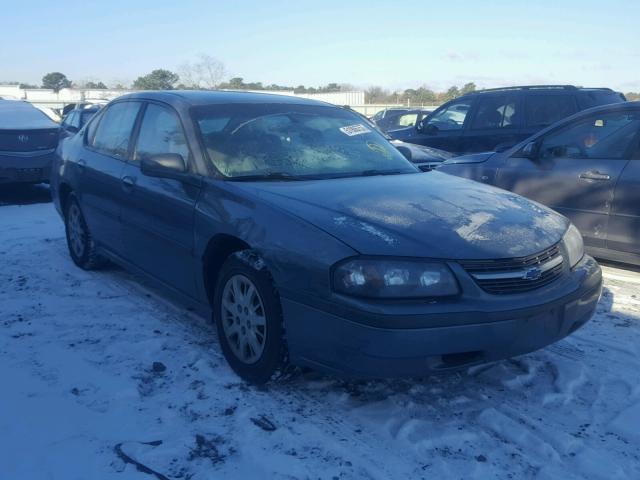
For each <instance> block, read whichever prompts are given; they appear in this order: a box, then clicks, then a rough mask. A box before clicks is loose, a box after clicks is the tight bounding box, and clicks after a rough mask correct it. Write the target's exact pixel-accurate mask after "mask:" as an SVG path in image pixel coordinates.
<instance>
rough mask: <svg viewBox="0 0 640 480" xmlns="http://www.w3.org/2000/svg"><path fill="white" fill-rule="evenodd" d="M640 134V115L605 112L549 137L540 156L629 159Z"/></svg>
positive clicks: (541, 148)
mask: <svg viewBox="0 0 640 480" xmlns="http://www.w3.org/2000/svg"><path fill="white" fill-rule="evenodd" d="M639 131H640V113H624V112H623V113H605V114H600V115H594V116H590V117H589V118H588V119H585V120H583V121H581V122H578V123H574V124H571V125H569V126H567V127H565V128H563V129H561V130H558V131H556V132H553V133H550V134H549V135H547V136H546V137H545V138H544V140H543V141H542V143H541V145H540V157H541V158H544V159H551V158H578V159H580V158H585V159H591V158H602V159H604V158H607V159H622V158H626V155H627V153H628V151H629V150H630V148H631V145H632V142H633V143H634V144H635V140H636V138H637V136H638V132H639Z"/></svg>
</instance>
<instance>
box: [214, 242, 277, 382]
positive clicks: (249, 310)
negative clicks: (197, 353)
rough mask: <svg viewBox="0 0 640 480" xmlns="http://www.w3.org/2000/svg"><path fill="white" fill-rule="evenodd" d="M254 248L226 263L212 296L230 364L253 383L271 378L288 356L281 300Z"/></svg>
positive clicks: (236, 255) (221, 337)
mask: <svg viewBox="0 0 640 480" xmlns="http://www.w3.org/2000/svg"><path fill="white" fill-rule="evenodd" d="M251 258H253V257H252V253H251V252H250V251H243V252H240V255H238V254H234V255H232V256H231V257H229V258H228V259H227V261H226V262H225V263H224V265H223V266H222V269H221V271H220V275H219V277H218V281H217V283H216V285H217V286H216V292H215V296H214V301H213V311H214V313H213V314H214V320H215V323H216V328H217V331H218V339H219V342H220V345H221V347H222V352H223V354H224V356H225V358H226V360H227V362H228V363H229V365H230V366H231V368H232V369H233V370H234V371H235V372H236V373H237V374H238V375H239V376H240V377H242V378H243V379H244V380H246V381H247V382H249V383H253V384H263V383H265V382H267V381H269V380H270V379H271V378H272V377H273V376H274V374H276V372H278V371H279V370H281V369H282V368H283V367H284V365H285V363H286V361H285V358H286V355H285V351H286V350H285V342H284V338H283V337H284V335H283V323H282V310H281V307H280V299H279V297H278V294H277V292H276V290H275V287H274V285H273V280H272V278H271V275H270V274H269V272H268V270H267V269H266V268H264V265H263V264H262V263H260V262H251V261H248V260H247V259H251Z"/></svg>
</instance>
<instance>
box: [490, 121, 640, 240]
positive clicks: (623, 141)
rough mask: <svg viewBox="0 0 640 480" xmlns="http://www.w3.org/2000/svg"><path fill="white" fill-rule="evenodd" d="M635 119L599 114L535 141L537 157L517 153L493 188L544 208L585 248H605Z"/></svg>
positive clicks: (631, 140) (630, 146)
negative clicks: (568, 224)
mask: <svg viewBox="0 0 640 480" xmlns="http://www.w3.org/2000/svg"><path fill="white" fill-rule="evenodd" d="M639 121H640V120H639V119H638V114H635V113H628V112H620V111H617V112H602V113H597V114H593V115H589V116H588V117H585V118H583V119H581V120H579V121H574V122H571V123H570V124H565V125H563V126H560V127H558V128H557V129H554V130H552V131H550V132H548V133H546V134H545V135H544V136H542V137H541V138H539V139H538V145H539V146H538V155H537V158H535V159H529V158H524V157H523V156H522V155H521V152H516V153H515V154H514V155H512V156H511V157H510V158H508V159H506V161H505V163H504V164H503V166H502V167H500V168H499V170H498V175H497V178H496V185H497V186H499V187H502V188H505V189H507V190H511V191H513V192H516V193H519V194H521V195H524V196H525V197H528V198H531V199H533V200H537V201H539V202H540V203H543V204H545V205H548V206H549V207H551V208H553V209H555V210H557V211H558V212H560V213H562V214H563V215H566V216H567V217H568V218H569V219H571V221H572V222H573V223H574V224H575V225H576V226H577V227H578V228H579V229H580V231H581V232H582V235H583V236H584V239H585V244H586V245H589V246H593V247H601V248H602V247H604V246H605V242H606V234H607V227H608V218H609V214H610V213H611V204H612V201H613V198H614V188H615V185H616V182H617V181H618V179H619V178H620V174H621V173H622V171H623V169H624V168H625V166H626V164H627V162H628V161H629V157H630V155H631V152H632V149H633V144H634V142H635V141H636V137H637V131H638V122H639Z"/></svg>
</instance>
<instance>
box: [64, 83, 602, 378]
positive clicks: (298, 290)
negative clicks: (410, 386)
mask: <svg viewBox="0 0 640 480" xmlns="http://www.w3.org/2000/svg"><path fill="white" fill-rule="evenodd" d="M52 171H53V175H52V190H53V196H54V201H55V205H56V208H57V209H58V211H59V212H60V214H61V216H62V218H63V220H64V222H65V226H66V232H67V241H68V246H69V253H70V256H71V258H72V259H73V261H74V262H75V263H76V265H78V266H79V267H80V268H84V269H91V268H96V267H98V266H100V265H101V264H102V263H103V262H104V261H105V260H106V259H109V260H112V261H115V262H116V263H119V264H121V265H123V266H125V267H126V268H129V269H131V270H133V271H135V272H138V273H140V274H142V275H144V276H146V277H147V278H148V279H149V280H150V281H151V282H152V283H155V284H156V285H159V286H162V287H163V288H164V289H165V290H166V291H168V292H172V294H173V296H175V297H178V298H181V299H182V300H184V301H185V302H186V303H187V304H189V305H191V306H192V307H193V308H195V309H197V310H198V311H202V312H204V311H207V309H209V308H210V309H211V311H212V312H213V313H212V315H213V319H214V320H215V323H216V326H217V327H216V328H217V331H218V339H219V342H220V344H221V347H222V351H223V353H224V355H225V357H226V359H227V360H228V362H229V364H230V365H231V367H232V368H233V369H234V370H235V371H236V372H237V373H238V374H239V375H240V376H241V377H242V378H244V379H246V380H248V381H250V382H256V383H260V382H264V381H267V380H268V379H270V378H271V377H272V376H273V375H274V374H275V373H277V372H278V371H280V370H281V369H282V368H283V366H284V365H286V362H290V363H293V364H295V365H303V366H308V367H312V368H316V369H320V370H323V371H328V372H334V373H339V374H341V375H347V376H355V377H390V376H414V375H422V374H424V373H426V372H427V371H429V370H430V369H445V368H453V367H460V366H465V365H472V364H477V363H481V362H486V361H491V360H496V359H500V358H505V357H509V356H513V355H518V354H522V353H525V352H529V351H532V350H535V349H538V348H541V347H543V346H545V345H547V344H549V343H551V342H554V341H556V340H558V339H560V338H563V337H564V336H566V335H568V334H570V333H571V332H573V331H575V330H576V329H577V328H579V327H580V326H582V325H583V324H584V323H585V322H587V321H588V320H589V318H590V317H591V316H592V314H593V312H594V309H595V307H596V303H597V301H598V298H599V296H600V291H601V285H602V278H601V272H600V268H599V266H598V264H597V263H596V262H595V261H594V260H593V259H592V258H591V257H589V256H586V255H584V253H583V246H582V239H581V237H580V234H579V233H578V231H577V230H576V228H575V227H573V226H572V225H571V224H570V223H569V221H568V220H567V219H565V218H564V217H562V216H561V215H559V214H557V213H555V212H553V211H552V210H550V209H547V208H545V207H542V206H539V205H537V204H535V203H532V202H530V201H529V200H526V199H525V198H523V197H520V196H518V195H515V194H513V193H510V192H505V191H502V190H499V189H496V188H494V187H490V186H486V185H481V184H479V183H476V182H472V181H469V180H466V179H461V178H457V177H454V176H451V175H445V174H442V173H439V172H429V173H420V172H419V170H418V169H417V168H416V167H414V166H413V165H412V164H411V163H410V162H408V161H407V160H406V159H405V158H404V157H403V156H402V155H401V154H400V153H399V152H398V151H397V149H396V148H394V147H393V146H392V145H391V144H390V143H389V142H388V141H387V140H386V139H385V138H384V137H383V136H382V135H381V134H380V133H379V132H377V131H376V130H375V129H372V128H369V127H368V126H367V125H366V124H365V123H364V122H363V121H362V119H361V118H360V116H358V115H357V114H355V113H353V112H350V111H348V110H346V109H343V108H339V107H336V106H333V105H328V104H325V103H321V102H316V101H312V100H305V99H300V98H294V97H283V96H279V95H269V94H258V93H248V92H212V91H209V92H203V91H188V92H180V91H172V92H167V93H165V92H138V93H135V94H129V95H125V96H122V97H120V98H118V99H116V100H114V101H113V102H111V103H110V104H109V105H108V106H107V107H105V108H104V109H103V110H102V111H101V112H100V113H98V114H97V115H96V116H95V117H94V118H93V119H92V120H91V121H90V122H89V124H88V125H87V126H86V127H85V128H84V129H83V131H82V132H80V134H78V135H75V136H73V137H70V138H69V139H67V140H66V141H65V142H62V143H61V144H60V148H59V151H58V155H57V160H56V164H55V166H54V168H53V170H52ZM131 321H133V322H134V321H135V318H132V319H131Z"/></svg>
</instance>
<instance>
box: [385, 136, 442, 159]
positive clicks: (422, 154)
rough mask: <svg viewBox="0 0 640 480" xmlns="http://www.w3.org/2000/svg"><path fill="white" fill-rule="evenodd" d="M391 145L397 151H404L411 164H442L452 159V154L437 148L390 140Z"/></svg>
mask: <svg viewBox="0 0 640 480" xmlns="http://www.w3.org/2000/svg"><path fill="white" fill-rule="evenodd" d="M391 144H392V145H393V146H394V147H396V148H397V149H398V150H402V149H406V150H407V151H408V152H409V154H410V156H411V158H410V160H411V162H413V163H433V162H444V161H445V160H448V159H450V158H451V157H453V153H450V152H445V151H444V150H438V149H437V148H432V147H425V146H423V145H416V144H414V143H407V142H403V141H401V140H392V141H391Z"/></svg>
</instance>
